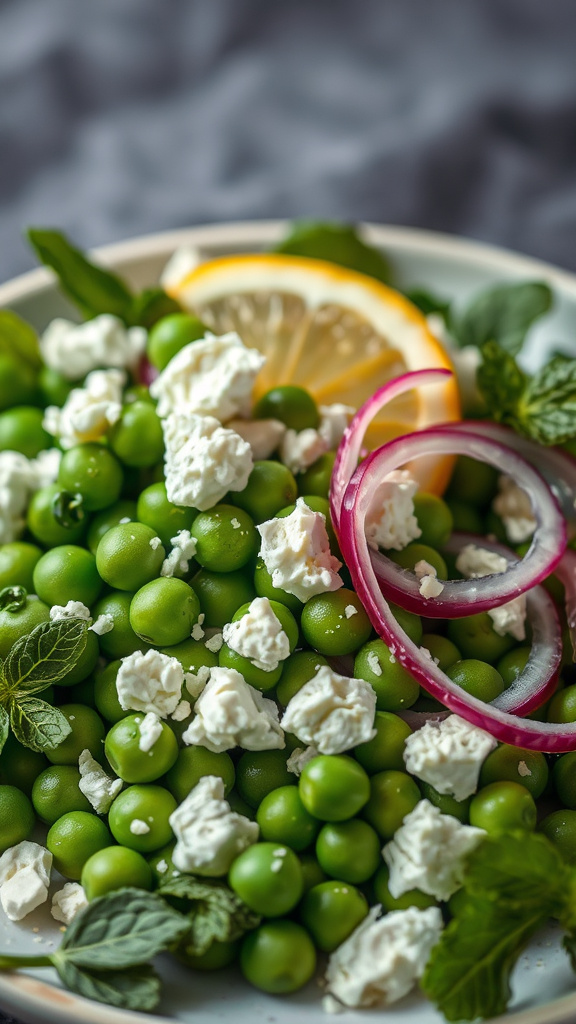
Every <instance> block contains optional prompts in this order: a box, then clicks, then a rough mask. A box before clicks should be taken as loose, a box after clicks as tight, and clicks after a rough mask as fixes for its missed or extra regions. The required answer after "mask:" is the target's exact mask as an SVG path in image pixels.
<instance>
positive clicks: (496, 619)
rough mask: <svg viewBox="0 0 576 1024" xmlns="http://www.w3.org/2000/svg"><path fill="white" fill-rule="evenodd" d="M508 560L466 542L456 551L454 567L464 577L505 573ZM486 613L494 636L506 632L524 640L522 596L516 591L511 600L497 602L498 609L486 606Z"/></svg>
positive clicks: (524, 622)
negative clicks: (458, 551) (503, 602)
mask: <svg viewBox="0 0 576 1024" xmlns="http://www.w3.org/2000/svg"><path fill="white" fill-rule="evenodd" d="M507 567H508V562H507V560H506V559H505V558H504V556H503V555H498V554H496V552H494V551H488V550H486V548H479V547H476V545H475V544H467V545H466V546H465V547H463V548H462V550H461V551H460V553H459V555H458V558H457V559H456V568H457V569H458V572H461V573H462V575H463V576H466V577H467V578H468V579H481V578H482V577H483V576H490V575H491V574H492V573H502V572H506V569H507ZM488 615H489V616H490V618H491V619H492V625H493V627H494V632H495V633H498V636H505V635H506V634H507V633H508V634H510V636H513V637H514V639H515V640H525V639H526V595H525V594H520V596H519V597H514V598H513V599H512V601H507V602H506V604H501V605H500V607H499V608H489V609H488Z"/></svg>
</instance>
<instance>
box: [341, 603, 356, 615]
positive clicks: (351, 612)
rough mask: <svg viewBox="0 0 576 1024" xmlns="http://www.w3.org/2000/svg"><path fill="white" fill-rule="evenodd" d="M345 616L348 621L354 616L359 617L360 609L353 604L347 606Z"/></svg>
mask: <svg viewBox="0 0 576 1024" xmlns="http://www.w3.org/2000/svg"><path fill="white" fill-rule="evenodd" d="M344 615H345V616H346V618H347V619H351V618H352V616H353V615H358V609H357V608H355V607H354V605H353V604H347V605H346V607H345V609H344Z"/></svg>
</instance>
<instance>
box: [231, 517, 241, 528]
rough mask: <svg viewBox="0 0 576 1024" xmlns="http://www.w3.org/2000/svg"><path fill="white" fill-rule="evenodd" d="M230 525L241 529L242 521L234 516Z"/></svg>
mask: <svg viewBox="0 0 576 1024" xmlns="http://www.w3.org/2000/svg"><path fill="white" fill-rule="evenodd" d="M230 525H231V527H232V529H233V530H239V529H240V526H241V523H240V521H239V520H238V519H236V518H234V519H231V520H230Z"/></svg>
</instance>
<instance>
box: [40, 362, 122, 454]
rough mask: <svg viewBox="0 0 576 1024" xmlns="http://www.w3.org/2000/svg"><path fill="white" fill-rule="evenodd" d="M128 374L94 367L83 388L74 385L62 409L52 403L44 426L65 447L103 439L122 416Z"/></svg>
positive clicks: (46, 411) (45, 416)
mask: <svg viewBox="0 0 576 1024" xmlns="http://www.w3.org/2000/svg"><path fill="white" fill-rule="evenodd" d="M125 382H126V377H125V375H124V373H123V372H122V370H93V371H92V373H89V374H88V376H87V377H86V380H85V381H84V387H82V388H74V389H73V390H72V391H71V392H70V394H69V395H68V398H67V399H66V401H65V403H64V405H63V406H62V408H61V409H60V408H59V407H58V406H57V405H49V406H48V408H47V409H46V410H45V412H44V420H43V424H42V425H43V427H44V429H45V430H46V431H47V432H48V433H49V434H52V436H53V437H57V438H58V440H59V442H60V444H61V446H62V448H64V449H66V448H74V446H75V445H77V444H84V443H85V442H87V441H100V440H101V439H102V438H103V437H104V436H105V434H106V433H107V431H108V430H109V429H110V427H111V426H113V424H114V423H116V421H117V420H118V419H119V418H120V413H121V412H122V388H123V386H124V384H125Z"/></svg>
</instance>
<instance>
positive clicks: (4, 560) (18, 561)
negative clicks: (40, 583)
mask: <svg viewBox="0 0 576 1024" xmlns="http://www.w3.org/2000/svg"><path fill="white" fill-rule="evenodd" d="M41 556H42V550H41V548H39V547H37V545H36V544H27V543H26V542H25V541H13V542H12V543H10V544H2V546H1V547H0V590H3V589H4V587H24V590H27V591H28V592H31V591H33V590H34V580H33V576H34V567H35V566H36V564H37V562H38V561H39V559H40V558H41Z"/></svg>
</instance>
